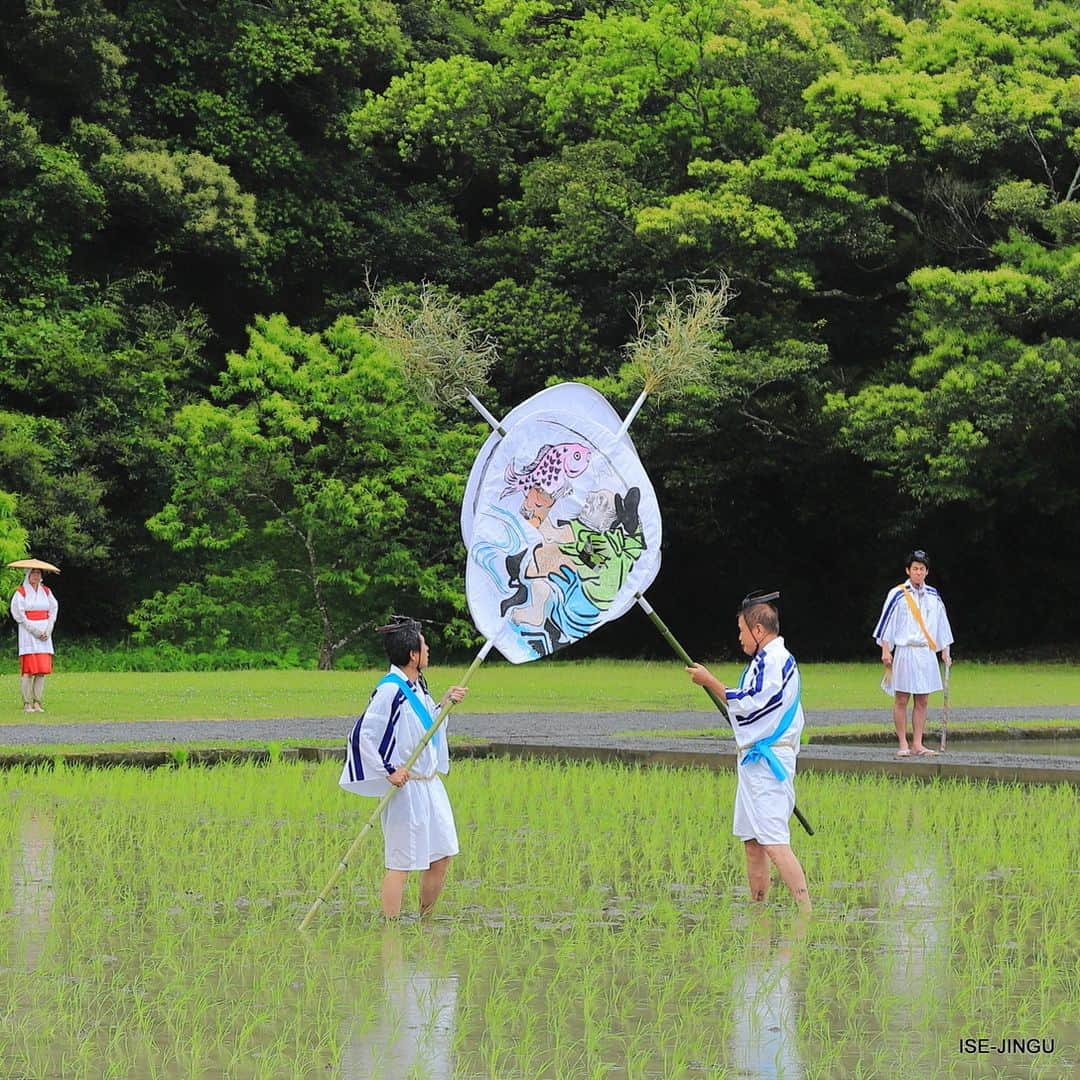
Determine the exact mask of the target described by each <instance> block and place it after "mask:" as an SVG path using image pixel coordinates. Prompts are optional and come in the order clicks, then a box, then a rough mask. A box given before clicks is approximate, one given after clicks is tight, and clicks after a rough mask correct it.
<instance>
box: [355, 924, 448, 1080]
mask: <svg viewBox="0 0 1080 1080" xmlns="http://www.w3.org/2000/svg"><path fill="white" fill-rule="evenodd" d="M433 941H434V936H433V935H430V934H425V935H423V936H417V937H411V935H410V941H409V942H408V943H407V945H408V946H409V947H410V949H415V950H417V951H418V952H422V955H423V956H424V957H425V959H426V960H427V961H431V962H430V963H425V964H424V965H423V966H421V965H420V964H418V963H414V962H413V961H412V958H411V957H409V956H407V955H406V952H405V950H406V943H404V942H403V941H402V937H401V928H400V927H399V926H396V925H388V926H387V927H386V928H385V930H384V933H383V944H382V961H383V965H382V966H383V999H382V1002H381V1008H379V1009H378V1013H377V1019H376V1020H375V1023H374V1024H373V1025H371V1026H365V1025H363V1024H362V1022H361V1021H359V1019H358V1020H357V1022H356V1023H355V1026H354V1028H353V1029H352V1031H350V1033H349V1037H348V1041H347V1042H346V1044H345V1049H344V1050H343V1051H342V1055H341V1072H340V1074H339V1075H340V1076H341V1080H404V1078H406V1077H418V1078H419V1077H423V1078H424V1080H450V1077H452V1076H453V1075H454V1055H453V1045H454V1015H455V1013H456V1011H457V992H458V980H457V976H456V975H454V974H452V973H448V974H437V973H436V972H435V971H434V970H433V969H434V968H436V967H437V966H438V965H437V963H436V962H435V961H437V959H438V958H437V957H436V956H433V955H432V944H433Z"/></svg>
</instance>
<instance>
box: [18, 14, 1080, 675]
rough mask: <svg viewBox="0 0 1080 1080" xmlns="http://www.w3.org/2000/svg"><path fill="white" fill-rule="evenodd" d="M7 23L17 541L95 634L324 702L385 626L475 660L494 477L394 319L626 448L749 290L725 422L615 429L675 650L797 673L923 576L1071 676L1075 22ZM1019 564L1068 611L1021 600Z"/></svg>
mask: <svg viewBox="0 0 1080 1080" xmlns="http://www.w3.org/2000/svg"><path fill="white" fill-rule="evenodd" d="M0 18H2V21H3V26H4V34H3V35H2V37H0V210H2V214H3V221H4V228H3V230H0V497H3V496H4V493H6V495H7V496H10V502H5V503H4V504H3V507H4V509H0V541H3V537H7V540H6V541H3V542H7V543H9V544H11V545H14V548H20V547H21V548H23V549H25V548H27V547H28V548H30V549H32V550H33V551H34V553H35V554H40V555H42V556H43V557H45V558H50V559H52V560H53V561H57V562H58V563H60V564H62V565H63V566H64V570H65V576H64V578H63V597H62V599H63V602H64V611H65V626H66V627H68V628H69V631H70V632H73V633H97V634H105V635H106V636H111V635H122V634H124V633H126V632H131V631H134V632H136V633H138V634H139V635H140V636H145V637H147V638H155V637H166V638H168V639H170V640H174V641H178V642H186V643H189V644H191V645H194V644H196V643H197V642H198V643H203V644H205V643H210V644H211V645H212V644H213V643H214V642H217V643H219V644H220V643H223V642H238V641H242V642H245V643H248V644H250V645H251V647H253V648H254V647H258V648H267V649H270V648H274V649H277V648H282V647H284V643H285V642H286V641H290V642H295V641H297V640H303V641H304V642H305V648H310V649H311V650H312V652H313V655H315V654H317V655H319V656H321V658H322V662H324V663H329V662H330V659H331V658H332V657H333V656H334V655H336V652H339V651H340V650H342V649H348V648H349V647H350V644H351V642H352V641H355V640H356V639H355V638H353V639H349V638H348V635H349V634H351V633H352V632H353V631H354V630H355V628H356V627H357V626H361V625H363V624H365V623H366V622H370V620H371V618H373V617H376V615H377V614H378V613H379V612H380V611H382V610H385V608H386V605H388V604H392V603H398V604H399V606H400V602H399V601H397V600H395V599H394V598H396V597H401V598H402V600H404V599H408V600H409V602H410V603H413V604H415V605H416V606H417V607H418V608H422V609H423V611H424V612H425V613H426V614H428V615H431V616H433V617H434V618H435V619H436V621H437V622H438V623H439V624H440V625H442V626H445V627H446V628H447V637H448V640H450V641H460V640H462V634H463V633H464V624H463V622H462V619H463V615H464V612H463V608H462V605H461V597H460V588H461V573H460V565H459V556H460V552H459V551H458V550H457V549H456V548H455V546H454V545H455V543H456V541H454V540H453V536H454V532H455V530H454V528H453V517H454V508H453V506H452V503H453V499H454V497H455V496H454V493H455V492H457V491H460V489H461V486H462V484H463V482H464V476H465V474H466V473H467V470H468V466H469V464H470V461H471V450H470V448H471V447H474V446H475V444H476V439H477V438H478V434H479V433H478V432H477V431H476V430H474V429H473V428H472V427H469V426H467V425H468V424H469V423H471V419H472V418H471V417H466V416H465V414H461V416H460V421H461V425H455V424H451V425H450V426H448V427H447V426H445V425H443V424H442V423H441V422H439V421H437V420H436V419H435V418H434V417H433V416H431V415H430V414H427V413H426V412H425V411H424V409H423V407H421V406H418V405H413V406H410V405H408V404H407V401H408V400H409V399H408V398H407V395H406V392H405V388H404V387H403V386H402V383H401V377H400V375H396V374H395V373H394V369H393V366H392V364H391V363H390V360H389V358H388V357H387V355H386V353H385V351H384V350H383V349H381V348H380V347H379V344H378V343H377V342H376V341H375V340H374V339H372V338H371V337H370V335H368V334H367V333H366V332H365V331H364V329H363V326H364V320H365V319H366V317H367V307H368V304H369V294H368V289H369V285H370V281H371V280H372V278H375V279H377V280H378V281H379V282H380V284H381V285H385V286H390V287H393V288H399V289H401V290H404V291H405V292H409V291H412V290H417V289H419V288H421V286H422V285H423V284H424V283H425V282H434V283H437V284H438V285H439V286H440V287H441V288H445V289H447V290H449V291H450V292H452V293H454V294H455V295H456V296H457V297H459V298H460V304H461V310H462V311H463V312H464V313H465V314H466V315H467V317H468V319H469V321H470V323H471V325H473V326H474V327H476V329H477V330H478V332H482V333H486V334H490V335H492V336H493V337H495V338H496V339H498V341H499V346H500V351H499V355H500V360H499V363H498V364H497V365H496V366H495V367H494V368H493V369H492V372H491V376H490V378H491V385H490V387H489V388H488V390H487V393H486V399H487V401H488V404H489V405H490V406H492V407H493V408H495V409H496V410H498V409H500V408H501V409H504V410H505V409H509V408H510V407H512V406H513V405H515V404H517V403H518V402H519V401H520V400H522V398H524V397H525V396H527V395H528V394H530V393H532V392H534V391H536V390H538V389H540V388H541V387H542V386H544V385H545V384H546V383H548V382H549V381H551V380H559V379H587V380H591V381H593V382H595V383H596V384H597V385H599V386H601V387H602V388H603V389H604V390H605V392H607V393H608V394H609V395H610V396H611V398H612V400H613V402H614V403H615V404H616V405H617V406H618V407H619V408H622V409H626V408H628V407H629V405H630V401H631V397H630V391H629V389H628V387H627V385H626V383H625V380H624V379H623V378H622V377H620V375H619V371H620V368H621V366H622V363H623V360H624V354H623V351H622V349H623V345H624V344H625V343H626V342H627V341H628V340H629V339H630V338H631V337H632V335H633V334H634V322H633V318H634V311H635V309H636V306H637V304H638V302H639V301H640V300H642V299H645V300H647V299H649V298H652V297H655V296H658V295H661V294H662V291H663V289H664V288H665V286H666V285H667V283H669V282H680V281H684V280H687V279H690V280H703V281H710V280H715V279H717V278H719V277H720V275H726V277H727V278H729V279H730V281H731V283H732V286H733V288H734V290H735V292H736V293H737V295H736V296H735V298H734V300H733V301H732V303H731V304H730V306H729V308H728V310H727V315H728V317H729V319H730V322H729V323H728V324H727V326H726V328H725V330H724V332H723V334H722V335H721V336H720V337H719V338H718V339H717V342H716V350H715V359H714V365H713V367H714V370H713V377H712V379H711V381H710V382H709V383H708V384H707V385H702V386H701V387H700V388H699V389H697V390H696V391H694V392H693V393H691V394H689V395H686V396H683V397H681V398H679V399H672V400H671V401H668V402H661V403H653V404H651V405H650V406H649V407H648V408H647V410H646V411H645V412H644V413H643V414H642V416H641V417H640V418H639V419H638V420H637V421H636V422H635V426H634V429H633V434H634V437H635V440H636V442H637V444H638V445H639V448H640V450H641V453H642V456H643V458H644V460H645V463H646V466H647V467H648V468H649V469H650V472H651V473H652V475H653V477H654V480H655V482H656V485H657V488H658V493H659V495H660V500H661V506H662V507H663V508H664V510H665V513H666V517H667V520H666V529H665V532H666V537H667V541H666V544H667V550H666V551H665V569H664V571H663V572H662V574H661V577H660V580H659V581H658V583H657V586H656V593H657V598H658V604H659V603H661V602H666V603H667V604H668V605H671V606H675V607H677V609H678V610H681V611H685V612H687V615H686V619H687V624H688V626H687V632H688V633H690V634H692V635H696V637H695V638H694V640H699V641H700V642H701V644H702V647H703V648H704V649H706V650H707V649H709V648H719V647H720V646H721V644H722V643H723V642H724V641H725V640H726V639H727V638H728V637H729V634H728V633H727V630H726V629H725V627H724V623H723V620H722V619H721V621H720V624H719V625H718V624H717V623H716V620H715V618H714V614H715V607H716V604H719V608H720V610H721V612H723V611H726V610H727V608H728V607H729V606H730V604H729V603H728V602H727V601H726V600H724V597H727V596H739V595H742V594H743V593H744V592H745V591H746V588H747V587H749V586H750V585H753V584H757V583H761V582H764V581H768V582H770V583H775V584H777V585H778V586H780V587H782V588H783V590H784V592H785V596H786V597H788V598H789V599H788V603H787V606H786V608H785V623H786V627H787V629H788V631H789V633H790V635H791V637H792V640H793V642H794V643H797V644H801V646H802V652H803V653H804V654H807V655H817V656H839V655H853V654H857V653H858V651H859V650H860V649H862V648H863V647H864V646H865V645H866V643H867V641H868V636H867V635H868V633H869V629H870V627H871V626H872V623H873V617H874V614H875V608H876V606H877V603H878V599H879V594H881V593H882V592H883V591H884V589H885V587H886V586H888V585H889V584H893V583H895V581H894V579H897V575H898V574H899V573H900V572H901V570H902V566H901V559H902V554H903V552H904V550H906V549H907V548H908V547H910V546H912V545H913V544H917V545H919V546H923V547H925V548H927V549H929V550H931V551H932V552H933V553H934V555H935V557H936V558H935V569H934V573H935V577H936V579H937V583H938V584H939V585H940V586H941V588H942V590H943V592H945V594H946V597H947V599H948V600H949V602H950V607H951V608H952V609H954V610H957V611H958V613H959V614H958V617H957V619H956V621H957V623H958V627H959V628H963V630H964V631H965V633H964V635H963V636H964V639H965V640H970V643H971V645H972V646H973V647H975V648H981V649H1009V648H1019V647H1030V646H1032V645H1034V644H1040V645H1046V644H1048V643H1046V642H1045V641H1044V640H1043V636H1044V634H1045V630H1044V627H1045V626H1046V625H1052V626H1054V628H1055V633H1054V639H1055V642H1074V643H1075V642H1076V641H1077V640H1080V624H1078V622H1077V617H1076V611H1077V610H1078V609H1080V577H1078V575H1077V572H1076V569H1075V567H1074V566H1072V560H1071V559H1070V558H1069V556H1068V554H1067V553H1069V552H1071V550H1073V548H1074V547H1075V543H1076V541H1077V539H1078V537H1077V536H1076V535H1075V532H1076V530H1077V528H1078V526H1077V525H1076V521H1077V520H1078V518H1077V514H1076V513H1075V504H1076V502H1077V498H1078V496H1077V492H1078V490H1080V484H1078V480H1080V477H1078V472H1080V468H1078V466H1080V461H1078V454H1080V451H1078V448H1077V447H1078V441H1077V438H1076V428H1077V421H1078V405H1077V401H1078V394H1077V379H1078V371H1077V365H1078V362H1080V355H1078V336H1080V334H1078V329H1080V321H1078V314H1077V304H1078V303H1080V301H1078V299H1077V298H1078V297H1080V27H1078V25H1077V22H1076V17H1075V10H1074V6H1073V5H1071V4H1069V3H1067V2H1065V0H887V2H886V3H884V4H881V3H877V2H875V3H868V2H865V0H768V2H758V0H753V2H743V3H732V2H730V0H598V2H595V3H593V2H588V0H426V2H424V3H420V2H419V0H395V2H392V0H376V2H372V0H306V2H304V3H300V2H299V0H280V2H276V3H273V4H269V3H258V2H251V0H214V2H210V3H200V4H177V3H172V2H165V0H132V2H130V3H126V4H120V5H118V4H107V3H105V2H104V0H69V2H64V3H53V2H48V3H35V4H25V3H15V2H13V0H0ZM463 425H464V426H463ZM421 429H425V430H428V431H429V432H430V434H429V436H428V437H427V438H426V439H425V438H422V437H421V435H420V431H421ZM407 436H408V437H407ZM380 446H381V447H383V449H382V450H379V447H380ZM3 522H7V523H8V524H7V525H4V524H3ZM426 522H432V523H436V526H437V527H436V529H435V533H434V534H433V533H432V532H429V531H428V530H426V529H425V528H424V523H426ZM369 530H371V531H370V532H369ZM376 535H379V536H381V537H382V542H378V543H375V542H373V539H372V538H373V537H374V536H376ZM387 537H389V538H390V542H389V543H387V542H385V541H386V538H387ZM18 553H19V554H21V553H22V551H19V552H18ZM1018 554H1022V557H1023V559H1024V562H1025V565H1026V567H1027V568H1028V570H1029V573H1033V574H1035V575H1037V576H1038V577H1039V578H1040V579H1041V578H1048V579H1050V580H1053V581H1054V582H1055V583H1056V584H1057V587H1056V589H1055V590H1054V591H1053V595H1052V596H1051V597H1050V598H1049V599H1048V600H1047V603H1048V604H1049V610H1046V611H1042V612H1039V613H1038V614H1036V613H1035V612H1034V611H1033V610H1031V607H1030V605H1025V604H1023V603H1021V602H1020V600H1019V598H1018V597H1016V598H1014V597H1011V596H1008V595H1002V593H1001V590H998V589H997V588H996V587H995V585H996V583H997V582H999V581H1000V580H1001V578H1002V575H1003V574H1005V573H1007V569H1008V568H1009V567H1010V566H1011V565H1013V564H1014V563H1015V561H1016V559H1017V557H1018ZM342 560H343V561H342ZM456 560H457V561H456ZM410 567H411V568H412V569H411V570H410V569H409V568H410ZM410 574H412V575H413V576H412V577H410ZM837 579H842V586H841V584H840V582H839V581H838V580H837ZM823 589H824V590H825V595H827V597H828V608H829V611H830V614H831V617H830V618H827V619H826V618H823V617H822V614H823V607H824V605H823V603H822V601H821V595H822V590H823ZM410 590H411V591H410ZM1006 592H1008V590H1006ZM704 594H707V595H709V596H713V597H715V598H716V599H715V603H711V602H710V603H709V604H708V605H704V604H702V603H701V599H700V598H701V597H702V595H704ZM252 595H258V597H259V598H260V601H259V605H258V610H257V611H256V610H254V608H252V607H251V606H250V605H247V604H245V599H246V598H248V597H250V596H252ZM320 596H321V597H322V599H321V600H320V599H319V597H320ZM320 605H323V606H320ZM624 623H626V620H624ZM642 637H643V635H642V634H641V632H640V628H637V627H633V626H630V625H628V624H627V625H624V624H619V625H618V626H616V627H613V628H612V629H611V631H610V632H609V633H607V634H606V635H605V638H604V640H603V641H602V642H600V643H597V644H596V646H595V647H597V648H603V649H605V650H610V651H617V650H623V649H627V650H636V649H640V648H643V647H645V646H643V645H642V644H641V639H642ZM343 639H344V640H346V641H347V642H348V643H347V644H341V643H342V641H343Z"/></svg>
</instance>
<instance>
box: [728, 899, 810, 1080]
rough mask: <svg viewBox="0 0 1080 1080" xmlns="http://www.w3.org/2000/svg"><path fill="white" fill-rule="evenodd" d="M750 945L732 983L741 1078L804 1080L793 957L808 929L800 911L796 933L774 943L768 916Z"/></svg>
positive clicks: (733, 1035) (735, 1053)
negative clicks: (742, 964)
mask: <svg viewBox="0 0 1080 1080" xmlns="http://www.w3.org/2000/svg"><path fill="white" fill-rule="evenodd" d="M755 922H756V923H758V925H756V926H755V927H754V929H753V935H752V937H751V939H750V940H749V941H748V942H747V945H746V963H745V965H744V966H743V968H742V969H741V970H739V971H738V972H737V973H736V975H735V979H734V981H733V982H732V985H731V1003H732V1009H733V1013H734V1016H733V1020H734V1023H733V1025H732V1033H731V1050H732V1056H733V1058H734V1066H735V1074H736V1075H737V1076H754V1077H770V1078H773V1077H774V1078H776V1080H802V1077H803V1076H804V1075H805V1072H804V1069H803V1062H802V1056H801V1054H800V1053H799V1043H798V1037H797V1030H798V1020H799V1015H798V1012H799V1001H798V997H797V995H796V992H795V986H794V981H795V970H794V964H793V961H792V957H793V953H794V948H795V940H796V939H800V938H802V937H803V936H804V935H805V933H806V923H805V916H803V915H800V917H799V919H798V920H797V921H796V922H795V924H794V927H793V929H792V932H791V935H790V936H789V937H787V938H781V939H780V940H779V941H777V943H776V945H775V946H773V945H772V942H771V929H770V925H769V921H768V919H761V920H760V921H758V920H755Z"/></svg>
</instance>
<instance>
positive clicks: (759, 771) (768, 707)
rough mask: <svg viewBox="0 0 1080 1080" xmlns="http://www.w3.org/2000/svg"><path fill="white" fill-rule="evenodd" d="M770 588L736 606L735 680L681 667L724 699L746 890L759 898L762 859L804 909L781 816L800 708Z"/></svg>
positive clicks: (791, 789) (790, 800) (806, 899)
mask: <svg viewBox="0 0 1080 1080" xmlns="http://www.w3.org/2000/svg"><path fill="white" fill-rule="evenodd" d="M779 598H780V594H779V593H778V592H773V593H764V594H761V593H751V594H750V595H749V596H748V597H747V598H746V599H745V600H743V602H742V605H741V606H740V608H739V612H738V616H737V625H738V630H739V644H740V645H741V646H742V650H743V652H744V653H745V654H746V655H747V656H749V657H750V658H751V659H750V662H749V663H748V664H747V666H746V670H745V671H744V672H743V674H742V678H741V679H740V680H739V685H738V686H737V687H728V686H725V685H724V683H722V682H721V681H720V680H719V679H718V678H717V677H716V676H715V675H713V674H712V673H711V672H710V671H709V670H708V668H706V667H703V666H702V665H701V664H694V665H692V666H691V667H688V668H687V669H686V671H687V673H688V674H689V676H690V678H691V680H692V681H693V682H695V683H696V684H697V685H698V686H704V687H707V688H708V689H710V690H712V691H713V693H715V694H717V695H718V696H719V697H721V698H723V699H724V700H725V701H726V702H727V706H728V713H729V715H730V718H731V728H732V732H733V733H734V735H735V743H736V745H737V746H738V748H739V764H738V766H737V767H736V770H735V771H736V774H737V777H738V782H737V786H736V789H735V815H734V821H733V824H732V832H733V833H734V834H735V835H736V836H737V837H738V838H739V839H740V840H742V841H743V847H744V850H745V853H746V876H747V880H748V882H749V885H750V898H751V899H752V900H754V901H756V902H761V901H763V900H764V899H765V897H766V895H767V894H768V891H769V882H770V878H771V870H770V865H769V864H770V863H772V864H773V865H774V866H775V867H776V869H777V871H778V872H779V874H780V877H781V879H782V880H783V882H784V884H785V885H786V886H787V887H788V889H789V890H790V892H791V895H792V897H793V898H794V900H795V902H796V904H798V906H799V909H800V910H801V911H806V912H808V911H809V910H810V893H809V890H808V889H807V885H806V874H805V873H804V872H803V868H802V864H801V863H800V862H799V859H798V857H797V856H796V854H795V852H794V851H793V850H792V848H791V828H790V825H789V819H790V818H791V815H792V812H793V811H794V809H795V759H796V757H797V756H798V753H799V736H800V734H801V733H802V729H803V724H804V723H805V719H806V718H805V716H804V715H803V709H802V700H801V698H802V693H801V679H800V676H799V666H798V664H796V662H795V657H794V656H792V655H791V653H790V652H788V650H787V646H786V645H785V644H784V639H783V638H782V637H780V615H779V612H778V611H777V609H776V607H775V605H774V603H773V602H774V601H775V600H778V599H779Z"/></svg>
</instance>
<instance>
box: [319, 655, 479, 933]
mask: <svg viewBox="0 0 1080 1080" xmlns="http://www.w3.org/2000/svg"><path fill="white" fill-rule="evenodd" d="M494 644H495V638H490V639H489V640H488V641H485V642H484V644H483V646H482V648H481V649H480V651H479V652H478V653H477V654H476V657H475V659H474V660H473V662H472V664H470V665H469V670H468V671H466V672H465V675H464V677H463V678H462V680H461V682H460V683H459V684H458V685H459V686H468V685H469V680H470V679H471V678H472V677H473V675H474V674H476V669H477V668H478V667H479V666H480V665H481V664H482V663H483V662H484V659H485V658H486V657H487V654H488V653H489V652H491V648H492V646H493V645H494ZM454 704H455V702H454V701H453V699H451V700H449V701H447V703H446V705H445V706H444V707H443V708H442V709H441V710H440V712H439V716H438V719H437V720H436V721H435V722H434V723H433V724H432V725H431V727H430V728H428V730H427V731H426V732H425V733H424V737H423V738H422V739H421V740H420V741H419V742H418V743H417V744H416V748H415V749H414V750H413V752H412V753H411V754H410V755H409V757H408V759H407V760H406V761H405V764H404V765H402V766H401V768H403V769H405V770H409V769H411V768H412V767H413V766H414V765H415V764H416V759H417V758H418V757H419V756H420V755H421V753H423V750H424V747H425V746H427V744H428V743H429V742H431V740H432V739H433V738H434V737H435V734H436V732H437V731H438V730H439V728H440V727H442V725H443V723H444V722H445V721H446V718H447V717H448V716H449V715H450V710H451V709H452V708H453V707H454ZM399 790H400V789H399V788H396V787H392V788H391V789H390V790H389V791H388V792H387V793H386V794H385V795H384V796H383V797H382V798H381V799H380V800H379V803H378V805H377V806H376V807H375V809H374V811H373V812H372V814H371V816H370V817H369V818H368V819H367V821H366V822H365V823H364V827H363V828H362V829H361V830H360V832H359V833H358V834H357V837H356V839H355V840H354V841H353V842H352V846H351V847H350V848H349V850H348V851H346V852H345V854H344V855H343V856H342V858H341V862H339V863H338V864H337V868H336V869H335V870H334V872H333V873H332V874H331V875H330V880H329V881H327V883H326V884H325V885H324V886H323V889H322V892H320V893H319V895H318V896H317V897H316V898H315V903H313V904H312V905H311V908H310V909H309V911H308V913H307V914H306V915H305V916H304V918H303V920H302V921H301V923H300V927H299V928H300V930H301V931H304V930H306V929H307V928H308V927H309V926H310V925H311V922H312V920H313V919H314V918H315V916H316V915H317V914H318V911H319V908H321V907H322V906H323V904H325V903H326V899H327V897H328V896H329V895H330V893H331V892H332V891H333V888H334V886H335V885H336V884H337V883H338V879H339V878H340V877H341V875H342V874H344V873H345V871H346V870H348V869H349V863H351V862H352V860H353V856H354V855H355V854H356V853H357V851H359V850H360V845H361V844H362V843H363V842H364V837H365V836H367V834H368V833H369V832H371V830H372V829H373V828H374V827H375V823H376V822H377V821H378V820H379V817H380V816H381V815H382V812H383V809H384V807H385V806H386V804H387V803H388V802H389V801H390V800H391V799H392V798H393V797H394V796H395V795H396V794H397V793H398V791H399Z"/></svg>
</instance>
